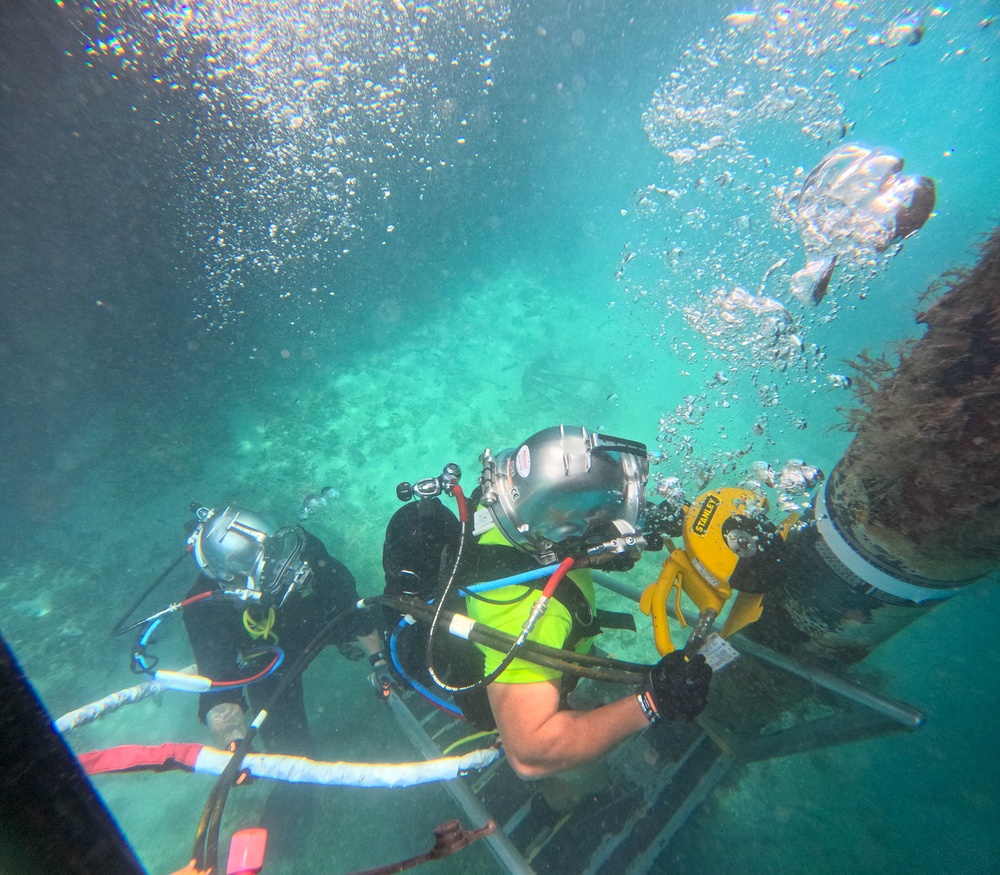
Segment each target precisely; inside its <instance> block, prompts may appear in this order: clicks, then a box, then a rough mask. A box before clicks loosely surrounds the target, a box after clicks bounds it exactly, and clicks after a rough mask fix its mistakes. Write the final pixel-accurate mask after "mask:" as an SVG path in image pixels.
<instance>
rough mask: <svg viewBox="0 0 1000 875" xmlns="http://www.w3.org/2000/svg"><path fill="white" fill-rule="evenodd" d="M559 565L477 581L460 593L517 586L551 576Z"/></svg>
mask: <svg viewBox="0 0 1000 875" xmlns="http://www.w3.org/2000/svg"><path fill="white" fill-rule="evenodd" d="M558 567H559V566H558V565H546V566H545V567H544V568H535V569H533V570H531V571H525V572H523V573H522V574H513V575H511V576H510V577H503V578H501V579H500V580H490V581H487V582H486V583H477V584H474V585H473V586H466V587H463V588H462V589H461V590H459V592H460V593H462V594H463V595H465V594H466V593H480V592H489V591H490V590H491V589H500V588H501V587H504V586H516V585H517V584H519V583H527V582H528V581H530V580H538V578H539V577H550V576H551V575H552V574H553V572H555V570H556V569H557V568H558Z"/></svg>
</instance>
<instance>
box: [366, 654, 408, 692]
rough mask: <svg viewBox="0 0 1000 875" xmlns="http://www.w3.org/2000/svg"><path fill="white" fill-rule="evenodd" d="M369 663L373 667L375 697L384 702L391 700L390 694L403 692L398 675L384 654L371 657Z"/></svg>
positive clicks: (372, 676) (372, 677) (372, 680)
mask: <svg viewBox="0 0 1000 875" xmlns="http://www.w3.org/2000/svg"><path fill="white" fill-rule="evenodd" d="M368 661H369V662H370V663H371V665H372V674H371V678H370V680H371V682H372V687H374V689H375V695H376V696H378V697H379V699H381V700H382V701H383V702H384V701H386V700H387V699H388V698H389V693H401V692H402V687H401V686H400V683H399V679H398V678H397V677H396V673H395V672H394V671H393V670H392V666H391V665H390V664H389V660H388V659H386V656H385V654H384V653H376V654H375V655H374V656H369V657H368Z"/></svg>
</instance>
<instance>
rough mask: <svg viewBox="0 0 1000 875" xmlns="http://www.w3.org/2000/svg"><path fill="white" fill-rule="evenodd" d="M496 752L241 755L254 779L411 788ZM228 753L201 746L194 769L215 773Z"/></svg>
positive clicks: (484, 761) (475, 765) (480, 763)
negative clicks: (352, 757)
mask: <svg viewBox="0 0 1000 875" xmlns="http://www.w3.org/2000/svg"><path fill="white" fill-rule="evenodd" d="M498 756H500V752H499V751H498V750H497V749H496V748H494V747H490V748H485V749H483V750H474V751H472V752H471V753H467V754H464V755H463V756H460V757H444V758H442V759H437V760H427V761H426V762H418V763H324V762H318V761H316V760H309V759H306V758H305V757H293V756H283V755H280V754H263V753H251V754H247V755H246V756H245V757H244V758H243V768H245V769H246V770H247V771H248V772H249V773H250V774H251V775H253V777H255V778H271V779H273V780H276V781H288V782H290V783H295V784H324V785H327V786H333V785H336V786H348V787H389V788H392V787H412V786H414V785H416V784H428V783H431V782H433V781H449V780H452V779H453V778H457V777H459V776H460V775H462V774H464V773H465V772H468V771H470V770H472V769H484V768H486V766H488V765H489V764H490V763H492V762H493V761H494V760H495V759H496V758H497V757H498ZM230 757H232V754H231V753H230V752H229V751H226V750H216V749H215V748H211V747H205V748H202V750H201V752H200V753H199V754H198V758H197V759H196V760H195V764H194V770H195V772H199V773H201V774H208V775H219V774H221V773H222V770H223V769H225V767H226V764H227V763H228V762H229V759H230Z"/></svg>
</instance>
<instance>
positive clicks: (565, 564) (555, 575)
mask: <svg viewBox="0 0 1000 875" xmlns="http://www.w3.org/2000/svg"><path fill="white" fill-rule="evenodd" d="M573 562H574V560H573V557H572V556H567V557H566V558H565V559H563V561H562V562H560V563H559V567H558V568H557V569H556V570H555V571H553V572H552V577H550V578H549V582H548V583H547V584H545V589H543V590H542V597H543V598H547V599H550V598H552V593H554V592H555V591H556V587H557V586H559V583H560V581H561V580H562V579H563V578H564V577H565V576H566V574H567V573H568V572H569V570H570V569H571V568H572V567H573Z"/></svg>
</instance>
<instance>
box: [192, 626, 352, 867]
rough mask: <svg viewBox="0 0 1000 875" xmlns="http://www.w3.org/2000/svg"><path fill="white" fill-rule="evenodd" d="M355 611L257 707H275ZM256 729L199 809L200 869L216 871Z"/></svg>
mask: <svg viewBox="0 0 1000 875" xmlns="http://www.w3.org/2000/svg"><path fill="white" fill-rule="evenodd" d="M354 610H355V608H354V607H353V606H352V607H351V608H349V609H347V610H346V611H341V613H339V614H337V615H336V616H335V617H334V618H333V619H332V620H330V622H329V623H327V624H326V625H325V626H324V627H323V628H322V629H321V630H320V631H319V633H318V634H317V635H316V636H315V637H314V638H313V639H312V641H310V642H309V644H308V646H307V647H306V649H305V650H304V651H303V652H302V655H301V656H300V657H299V658H298V659H297V660H296V661H295V663H294V664H293V665H292V667H291V669H290V670H289V671H288V673H287V674H285V675H284V676H283V677H282V679H281V683H279V684H278V686H277V688H276V689H275V691H274V693H273V694H272V695H271V697H270V698H269V699H268V700H267V704H266V705H265V706H264V707H263V708H261V709H260V710H261V712H268V713H269V712H270V711H271V710H272V709H273V708H274V705H275V704H276V703H277V702H278V701H279V700H280V699H281V697H282V696H283V695H284V694H285V691H286V690H287V689H288V687H289V686H290V685H291V684H292V683H293V681H295V679H296V678H298V677H299V676H300V675H301V674H302V672H304V671H305V670H306V669H307V668H308V667H309V664H310V663H311V662H312V661H313V660H314V659H315V658H316V657H317V656H318V655H319V653H320V651H322V650H323V648H324V647H326V645H327V643H328V640H327V639H328V638H329V636H330V633H331V632H332V631H333V629H334V628H336V626H337V625H338V624H339V623H341V622H343V621H344V620H345V619H346V618H348V617H350V616H351V614H352V612H353V611H354ZM257 716H258V717H259V716H260V714H259V713H258V715H257ZM261 722H263V721H261ZM258 729H259V724H258V723H257V720H256V719H255V720H254V722H253V723H252V724H251V725H250V729H249V731H248V732H247V734H246V736H245V737H244V738H242V739H240V741H239V742H237V744H236V747H235V749H234V750H233V755H232V756H231V757H230V758H229V762H228V763H226V767H225V768H224V769H223V770H222V773H221V774H220V775H219V777H218V779H217V780H216V782H215V786H214V787H212V792H211V793H209V796H208V799H207V800H206V802H205V807H204V809H202V812H201V818H200V819H199V821H198V829H197V832H196V833H195V838H194V848H193V850H192V853H191V856H192V859H193V860H194V861H195V865H196V866H197V868H198V869H199V870H205V869H208V868H209V867H211V871H213V872H218V871H219V830H220V827H221V826H222V812H223V810H224V809H225V807H226V799H227V798H228V796H229V790H230V788H231V787H233V786H234V784H235V782H236V778H237V776H238V775H239V771H240V767H241V766H242V764H243V758H244V757H245V756H246V755H247V754H248V753H249V752H250V746H251V745H252V744H253V740H254V738H256V736H257V732H258Z"/></svg>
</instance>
